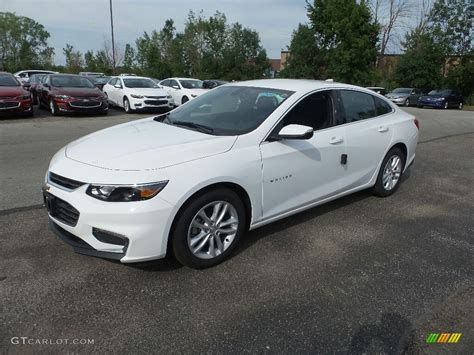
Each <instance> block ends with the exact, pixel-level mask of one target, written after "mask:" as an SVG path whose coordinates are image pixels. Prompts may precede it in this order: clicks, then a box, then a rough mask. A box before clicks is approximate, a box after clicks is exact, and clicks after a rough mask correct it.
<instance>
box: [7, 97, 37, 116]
mask: <svg viewBox="0 0 474 355" xmlns="http://www.w3.org/2000/svg"><path fill="white" fill-rule="evenodd" d="M32 110H33V101H32V100H31V99H28V100H21V101H20V100H18V101H17V100H2V99H1V98H0V116H5V115H12V114H28V113H31V111H32Z"/></svg>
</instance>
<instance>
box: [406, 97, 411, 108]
mask: <svg viewBox="0 0 474 355" xmlns="http://www.w3.org/2000/svg"><path fill="white" fill-rule="evenodd" d="M408 106H410V100H409V99H406V100H405V107H408Z"/></svg>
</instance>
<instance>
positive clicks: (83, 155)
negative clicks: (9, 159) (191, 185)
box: [65, 118, 237, 171]
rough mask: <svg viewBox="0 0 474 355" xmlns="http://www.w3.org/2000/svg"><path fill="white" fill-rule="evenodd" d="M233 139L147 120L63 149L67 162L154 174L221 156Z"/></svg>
mask: <svg viewBox="0 0 474 355" xmlns="http://www.w3.org/2000/svg"><path fill="white" fill-rule="evenodd" d="M236 139H237V137H235V136H234V137H222V136H212V135H208V134H204V133H200V132H197V131H193V130H189V129H185V128H181V127H177V126H171V125H168V124H164V123H161V122H156V121H154V120H153V118H147V119H144V120H140V121H135V122H130V123H125V124H122V125H118V126H115V127H112V128H108V129H105V130H102V131H99V132H96V133H92V134H90V135H88V136H85V137H83V138H80V139H78V140H76V141H74V142H72V143H70V144H69V145H68V146H67V147H66V151H65V154H66V157H68V158H69V159H72V160H75V161H78V162H81V163H85V164H88V165H92V166H96V167H100V168H104V169H111V170H123V171H139V170H154V169H160V168H165V167H168V166H172V165H177V164H181V163H185V162H187V161H191V160H196V159H202V158H205V157H208V156H211V155H216V154H221V153H224V152H226V151H228V150H230V149H231V148H232V146H233V144H234V142H235V140H236Z"/></svg>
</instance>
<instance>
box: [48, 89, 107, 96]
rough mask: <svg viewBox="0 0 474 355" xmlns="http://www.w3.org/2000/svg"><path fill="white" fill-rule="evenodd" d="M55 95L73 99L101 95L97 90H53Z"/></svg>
mask: <svg viewBox="0 0 474 355" xmlns="http://www.w3.org/2000/svg"><path fill="white" fill-rule="evenodd" d="M53 91H54V94H55V95H67V96H74V97H90V96H102V95H103V93H102V91H100V90H99V89H98V88H59V87H54V88H53Z"/></svg>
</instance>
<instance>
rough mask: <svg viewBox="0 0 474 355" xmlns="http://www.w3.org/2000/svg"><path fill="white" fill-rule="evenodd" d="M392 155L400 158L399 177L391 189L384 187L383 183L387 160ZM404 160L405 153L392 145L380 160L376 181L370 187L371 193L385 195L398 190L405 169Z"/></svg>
mask: <svg viewBox="0 0 474 355" xmlns="http://www.w3.org/2000/svg"><path fill="white" fill-rule="evenodd" d="M394 156H398V157H399V158H400V160H401V171H400V177H399V178H398V181H397V182H396V184H395V186H393V187H392V188H391V189H386V188H385V186H384V183H383V175H384V170H385V168H386V166H387V162H388V161H389V160H390V159H392V157H394ZM405 162H406V157H405V154H404V153H403V151H402V150H401V149H400V148H398V147H394V148H392V149H390V151H389V152H388V153H387V155H386V156H385V158H384V159H383V161H382V165H381V166H380V170H379V174H378V176H377V181H376V182H375V185H374V187H373V188H372V193H373V194H374V195H376V196H379V197H387V196H390V195H392V194H393V193H395V192H396V191H397V190H398V187H399V186H400V182H401V180H402V177H403V169H405Z"/></svg>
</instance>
